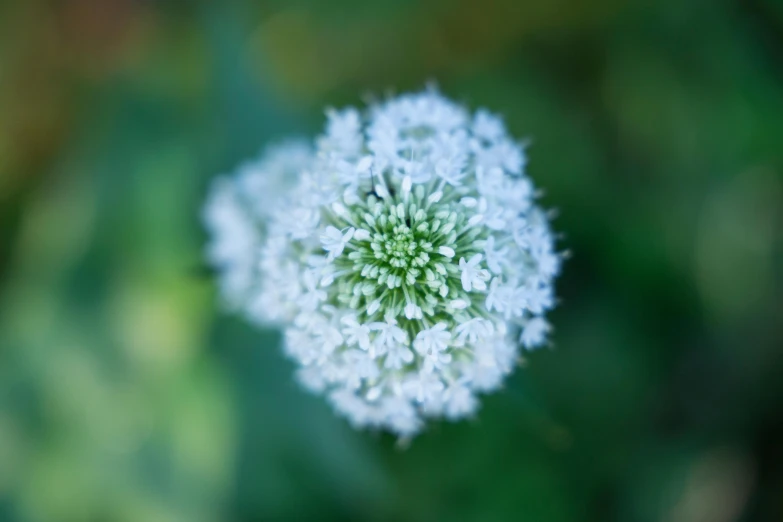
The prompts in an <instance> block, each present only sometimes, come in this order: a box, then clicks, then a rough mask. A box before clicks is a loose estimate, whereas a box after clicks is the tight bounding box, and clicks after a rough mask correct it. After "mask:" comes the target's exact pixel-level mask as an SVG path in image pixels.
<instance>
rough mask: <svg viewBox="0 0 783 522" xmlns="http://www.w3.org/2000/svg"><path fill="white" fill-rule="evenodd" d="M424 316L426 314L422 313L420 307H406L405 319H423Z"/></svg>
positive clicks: (408, 305) (411, 305)
mask: <svg viewBox="0 0 783 522" xmlns="http://www.w3.org/2000/svg"><path fill="white" fill-rule="evenodd" d="M423 316H424V314H423V313H422V310H421V307H420V306H418V305H416V304H414V303H408V304H407V305H405V317H407V318H408V319H421V318H422V317H423Z"/></svg>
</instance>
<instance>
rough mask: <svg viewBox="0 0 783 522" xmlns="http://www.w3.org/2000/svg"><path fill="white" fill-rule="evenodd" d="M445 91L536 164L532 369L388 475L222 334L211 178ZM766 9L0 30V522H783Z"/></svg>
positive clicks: (285, 18) (578, 6) (128, 3)
mask: <svg viewBox="0 0 783 522" xmlns="http://www.w3.org/2000/svg"><path fill="white" fill-rule="evenodd" d="M428 81H436V82H437V83H438V85H439V86H440V88H441V90H442V91H443V92H444V93H445V94H447V95H448V96H450V97H453V98H456V99H458V100H461V101H464V102H465V103H467V104H469V105H471V106H474V107H475V106H478V105H484V106H486V107H488V108H490V109H492V110H495V111H498V112H501V113H502V114H504V115H505V117H506V121H507V124H508V126H509V128H510V129H511V131H512V132H513V133H514V134H515V135H517V136H519V137H529V138H531V139H532V146H531V147H530V149H529V154H530V164H529V173H530V175H531V176H532V177H533V178H534V180H535V181H536V183H537V184H538V185H539V186H540V187H543V188H545V191H546V194H545V196H544V198H543V203H544V204H545V205H546V206H549V207H553V208H556V209H558V211H559V218H558V219H557V221H556V223H555V226H556V228H557V229H558V230H560V231H562V232H563V239H562V242H561V245H562V248H563V249H567V250H569V251H571V253H572V256H571V258H570V259H569V261H568V262H567V263H566V265H565V271H564V274H563V276H562V278H561V280H560V283H559V286H558V293H559V295H560V298H561V306H560V307H559V308H558V309H557V311H556V312H555V313H554V314H553V321H554V323H555V325H556V332H555V336H554V346H553V349H552V350H542V351H539V352H536V353H534V354H532V355H531V356H530V357H529V358H528V360H527V365H526V367H524V368H520V369H519V370H518V371H517V372H516V373H515V375H514V376H513V377H512V378H511V379H510V380H509V381H508V384H507V386H506V389H505V390H504V391H503V392H502V393H498V394H496V395H493V396H490V397H487V398H486V400H484V403H483V408H482V410H481V412H480V415H479V416H478V418H477V419H476V420H475V421H472V422H463V423H460V424H449V423H433V424H432V425H430V427H429V429H428V431H427V432H426V433H425V434H423V435H421V436H420V437H418V438H417V439H416V440H415V441H414V442H413V443H412V444H411V445H410V446H409V447H408V448H407V449H403V448H399V447H398V446H397V445H396V444H395V440H394V439H393V438H392V437H390V436H388V435H383V434H373V433H360V432H355V431H353V430H352V429H350V428H349V427H348V426H347V424H346V423H345V422H344V421H342V420H341V419H339V418H337V417H336V416H334V415H333V414H332V413H331V412H330V411H329V409H328V407H327V405H326V404H325V403H324V401H323V400H321V399H319V398H316V397H311V396H309V395H307V394H305V393H304V392H303V391H301V390H300V389H299V388H298V387H297V385H296V384H295V383H294V381H293V378H292V365H291V364H290V363H289V362H288V361H286V360H285V359H284V358H283V356H282V355H281V353H280V351H279V349H278V341H279V338H278V335H277V334H276V333H275V332H273V331H258V330H257V329H254V328H253V327H251V326H249V325H248V324H246V323H245V322H244V321H242V320H241V319H238V318H236V317H232V316H230V315H228V314H226V313H223V312H221V311H220V308H219V303H218V300H217V296H216V292H215V286H214V282H213V280H212V278H211V276H210V273H209V271H208V269H207V268H206V267H205V265H204V262H203V260H202V252H203V246H204V242H205V235H204V232H203V230H202V228H201V225H200V222H199V212H200V205H201V203H202V200H203V198H204V194H205V190H206V187H207V185H208V183H209V180H210V179H211V178H212V177H214V176H215V175H217V174H220V173H225V172H228V171H230V170H231V169H232V168H233V166H235V165H236V164H237V163H238V162H240V161H242V160H243V159H246V158H248V157H251V156H253V155H254V154H256V153H257V152H258V151H259V150H260V149H261V148H262V147H263V145H265V144H266V143H268V142H269V141H270V140H274V139H276V138H279V137H281V136H285V135H289V134H303V135H308V134H314V133H315V132H317V131H318V130H319V129H320V128H321V126H322V124H323V121H324V116H323V109H324V107H325V106H329V105H335V106H340V105H343V104H347V103H350V104H358V103H362V101H363V100H365V99H367V98H368V97H369V96H372V95H376V96H377V95H380V96H382V95H384V94H385V93H388V92H400V91H404V90H409V89H418V88H421V87H422V86H424V85H425V84H426V83H427V82H428ZM782 261H783V2H777V1H775V0H748V1H741V0H657V1H656V0H641V1H637V2H633V3H630V2H621V1H620V0H591V1H587V0H581V1H580V0H574V1H571V0H550V1H547V2H540V1H539V2H532V1H531V2H527V1H524V2H523V1H521V0H482V1H481V2H473V1H469V0H456V1H447V0H440V1H434V2H421V1H416V0H384V1H379V2H367V1H362V0H331V1H329V2H322V1H317V0H297V1H292V2H283V1H274V0H269V1H260V2H250V1H248V2H210V1H206V0H205V1H201V2H185V1H178V2H163V1H152V0H148V1H142V0H68V1H65V0H63V1H54V0H52V1H44V0H6V1H5V2H1V3H0V520H2V521H13V522H16V521H19V522H28V521H30V522H36V521H57V522H70V521H96V522H102V521H109V522H112V521H118V522H124V521H128V522H158V521H161V522H163V521H188V522H200V521H234V520H236V521H267V520H269V521H288V520H296V521H300V520H301V521H308V520H332V521H400V520H410V521H481V522H494V521H506V520H509V521H511V520H513V521H516V520H529V521H536V522H555V521H569V522H570V521H601V522H607V521H640V522H646V521H650V522H652V521H662V522H669V521H670V522H690V521H694V522H733V521H750V520H764V521H781V520H783V262H782Z"/></svg>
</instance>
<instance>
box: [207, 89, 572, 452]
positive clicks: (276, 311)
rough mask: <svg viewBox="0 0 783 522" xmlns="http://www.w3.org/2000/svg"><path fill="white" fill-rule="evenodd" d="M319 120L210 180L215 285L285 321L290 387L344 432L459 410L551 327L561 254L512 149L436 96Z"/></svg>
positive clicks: (233, 300)
mask: <svg viewBox="0 0 783 522" xmlns="http://www.w3.org/2000/svg"><path fill="white" fill-rule="evenodd" d="M327 114H328V123H327V126H326V130H325V133H324V134H323V135H322V136H320V137H319V138H318V139H317V140H316V142H315V146H314V147H311V146H310V145H309V144H308V143H306V142H299V141H289V142H283V143H280V144H277V145H275V146H271V147H269V148H268V149H267V150H266V151H265V152H264V154H262V156H261V158H260V160H258V161H256V162H251V163H248V164H245V165H242V166H241V167H240V168H239V169H238V171H237V172H236V174H234V175H233V176H230V177H221V178H218V179H217V180H216V181H215V182H214V184H213V186H212V188H211V192H210V194H209V198H208V201H207V204H206V207H205V211H204V219H205V222H206V226H207V228H208V230H209V233H210V244H209V246H208V257H209V260H210V262H211V263H212V264H213V265H214V266H215V267H216V269H217V270H218V273H219V278H220V286H221V290H222V295H223V297H224V299H225V301H226V302H227V303H228V304H229V305H231V306H233V307H235V308H237V309H239V310H241V311H242V312H243V313H244V314H246V315H247V316H248V317H250V318H251V319H252V320H254V321H256V322H258V323H260V324H263V325H268V324H270V323H271V324H277V325H280V326H281V327H282V328H284V332H285V335H284V346H285V352H286V354H287V355H288V356H289V357H291V358H292V359H293V360H294V361H296V363H297V364H298V366H299V370H298V379H299V381H300V382H301V383H302V384H303V385H304V386H305V387H307V388H308V389H310V390H312V391H314V392H317V393H323V394H324V395H326V397H327V398H328V400H329V401H330V402H331V403H332V405H333V406H334V407H335V409H336V410H337V411H339V412H340V413H341V414H343V415H345V416H346V417H347V418H348V419H349V421H350V422H351V423H352V424H353V425H355V426H357V427H365V426H368V427H377V428H383V429H387V430H390V431H392V432H394V433H396V434H398V435H400V436H403V437H409V436H412V435H414V434H415V433H417V432H418V431H419V430H421V429H422V427H423V420H424V419H425V418H427V417H446V418H448V419H452V420H455V419H460V418H463V417H466V416H470V415H471V414H473V413H474V412H475V411H476V409H477V407H478V401H477V398H476V395H477V394H478V393H485V392H491V391H493V390H496V389H497V388H498V387H499V386H500V385H501V383H502V381H503V379H504V377H505V376H506V375H507V374H509V373H510V372H511V371H512V369H513V368H514V366H515V364H516V363H517V362H518V361H519V360H520V355H519V347H520V346H523V347H525V348H527V349H533V348H536V347H539V346H542V345H544V344H545V343H546V342H547V334H548V333H549V331H550V329H551V327H550V325H549V323H548V322H547V320H546V319H545V317H544V315H545V313H546V312H547V311H548V310H549V309H551V308H552V307H553V306H554V304H555V298H554V294H553V287H552V284H553V279H554V278H555V276H556V275H557V274H558V271H559V269H560V264H561V259H562V256H561V254H559V253H558V252H557V251H556V249H555V241H554V236H553V234H552V232H551V230H550V225H549V220H548V216H547V213H546V212H545V211H543V210H542V209H541V208H539V207H538V206H537V205H536V203H535V197H536V189H535V187H534V186H533V183H532V182H531V180H530V178H528V177H527V176H526V175H525V172H524V170H525V163H526V158H525V151H524V148H523V146H522V145H521V144H520V143H518V142H516V141H514V140H513V139H511V138H510V137H509V135H508V134H507V132H506V129H505V127H504V124H503V121H502V120H501V119H500V118H499V117H497V116H495V115H493V114H491V113H489V112H488V111H486V110H478V111H476V112H475V113H474V114H471V113H469V112H468V111H467V110H466V109H465V108H464V107H462V106H460V105H458V104H455V103H453V102H451V101H449V100H448V99H446V98H444V97H443V96H442V95H440V94H439V93H438V92H436V91H434V90H427V91H424V92H421V93H417V94H407V95H402V96H399V97H397V98H393V99H390V100H388V101H386V102H385V103H381V104H378V105H375V106H372V107H370V108H369V110H368V111H366V112H364V113H363V112H360V111H359V110H357V109H355V108H352V107H350V108H347V109H343V110H330V111H328V113H327Z"/></svg>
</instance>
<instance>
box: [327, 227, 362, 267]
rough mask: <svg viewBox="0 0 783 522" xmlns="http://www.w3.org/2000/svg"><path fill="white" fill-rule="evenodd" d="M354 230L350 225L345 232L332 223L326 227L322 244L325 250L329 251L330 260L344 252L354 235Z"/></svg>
mask: <svg viewBox="0 0 783 522" xmlns="http://www.w3.org/2000/svg"><path fill="white" fill-rule="evenodd" d="M354 231H355V229H354V228H353V227H349V228H348V230H346V231H345V232H341V231H340V230H338V229H337V228H335V227H333V226H331V225H329V226H328V227H326V230H324V232H323V233H322V234H321V245H323V247H324V250H326V251H327V252H329V256H328V259H329V260H332V259H334V258H335V257H337V256H339V255H340V254H342V253H343V250H344V249H345V245H346V244H348V241H350V240H351V238H352V237H353V233H354Z"/></svg>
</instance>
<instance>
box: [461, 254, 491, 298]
mask: <svg viewBox="0 0 783 522" xmlns="http://www.w3.org/2000/svg"><path fill="white" fill-rule="evenodd" d="M481 258H482V255H481V254H475V255H474V256H473V257H471V258H470V261H465V258H464V257H461V258H460V259H459V269H460V270H461V271H462V277H461V280H462V289H463V290H465V291H466V292H470V291H471V290H473V289H474V288H475V289H476V290H486V289H487V280H489V272H487V270H486V269H483V268H481V265H480V264H479V263H481Z"/></svg>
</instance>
